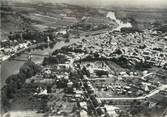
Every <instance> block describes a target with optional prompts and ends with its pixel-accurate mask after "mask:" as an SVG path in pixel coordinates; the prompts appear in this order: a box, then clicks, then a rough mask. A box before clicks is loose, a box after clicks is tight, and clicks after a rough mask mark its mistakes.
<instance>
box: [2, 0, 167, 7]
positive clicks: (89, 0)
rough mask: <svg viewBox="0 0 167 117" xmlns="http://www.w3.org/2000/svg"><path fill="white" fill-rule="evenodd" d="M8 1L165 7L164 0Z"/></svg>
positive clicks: (13, 1)
mask: <svg viewBox="0 0 167 117" xmlns="http://www.w3.org/2000/svg"><path fill="white" fill-rule="evenodd" d="M2 1H5V2H8V3H10V2H11V3H33V2H34V3H37V2H42V3H53V4H54V3H67V4H73V5H80V6H85V7H87V6H88V7H102V8H105V7H120V8H162V9H164V8H167V1H166V0H135V2H134V0H61V1H60V0H47V1H45V0H34V1H33V2H32V0H2Z"/></svg>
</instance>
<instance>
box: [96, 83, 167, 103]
mask: <svg viewBox="0 0 167 117" xmlns="http://www.w3.org/2000/svg"><path fill="white" fill-rule="evenodd" d="M165 89H167V84H165V85H161V86H160V87H158V88H157V89H155V90H154V91H152V92H151V93H149V94H148V95H146V96H141V97H132V98H128V97H122V98H98V99H100V100H144V99H148V98H150V97H152V96H154V95H156V94H158V93H159V92H160V91H161V90H165Z"/></svg>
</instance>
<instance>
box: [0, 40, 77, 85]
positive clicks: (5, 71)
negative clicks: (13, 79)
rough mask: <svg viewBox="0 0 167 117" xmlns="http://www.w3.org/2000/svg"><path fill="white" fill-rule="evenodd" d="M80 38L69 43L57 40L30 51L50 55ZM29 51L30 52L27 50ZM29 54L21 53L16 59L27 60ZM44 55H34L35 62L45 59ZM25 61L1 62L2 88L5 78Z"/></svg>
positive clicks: (16, 71) (14, 72)
mask: <svg viewBox="0 0 167 117" xmlns="http://www.w3.org/2000/svg"><path fill="white" fill-rule="evenodd" d="M78 40H80V39H71V40H70V42H69V43H65V42H64V41H60V42H57V43H56V44H54V45H53V47H52V48H50V47H47V48H45V49H43V50H42V49H32V50H31V51H30V53H31V54H41V55H48V54H50V53H52V52H53V51H54V50H56V49H60V48H61V47H63V46H66V45H69V44H71V43H74V42H76V41H78ZM25 53H28V52H25ZM27 57H28V55H25V54H21V55H20V56H17V57H16V58H15V59H19V60H26V59H27ZM43 58H44V57H42V56H32V61H33V62H35V63H41V62H42V61H43ZM24 63H25V61H16V60H6V61H3V62H2V63H1V67H0V69H1V84H0V85H1V86H0V87H1V88H2V87H3V86H4V85H5V80H6V79H7V77H9V76H10V75H12V74H16V73H18V72H19V68H20V67H21V66H22V65H23V64H24Z"/></svg>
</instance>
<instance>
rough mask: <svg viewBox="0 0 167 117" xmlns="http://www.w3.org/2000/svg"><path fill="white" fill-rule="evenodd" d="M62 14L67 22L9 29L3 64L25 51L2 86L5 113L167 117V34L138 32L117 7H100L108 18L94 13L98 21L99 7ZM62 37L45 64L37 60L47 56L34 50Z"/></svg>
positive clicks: (35, 116)
mask: <svg viewBox="0 0 167 117" xmlns="http://www.w3.org/2000/svg"><path fill="white" fill-rule="evenodd" d="M65 12H66V13H65V14H59V15H60V16H61V19H62V20H65V19H66V18H67V19H68V25H67V24H64V25H66V26H62V25H61V26H58V28H56V29H55V28H47V29H46V30H43V31H37V30H36V31H34V30H26V29H24V30H23V31H22V32H19V31H18V32H10V33H9V34H8V36H7V38H8V39H6V40H2V41H1V49H0V50H1V53H2V54H1V63H3V62H4V61H8V60H10V61H12V60H16V61H17V57H19V56H20V54H27V55H28V59H27V60H25V63H24V64H23V65H22V67H21V68H19V72H18V74H14V75H12V76H9V77H8V78H7V79H6V81H5V83H6V85H4V87H3V88H2V89H1V92H2V94H1V95H2V96H1V97H2V102H3V103H2V108H3V111H4V115H3V116H4V117H6V116H8V114H9V115H11V117H24V116H28V117H38V116H39V117H42V116H44V117H64V116H68V117H96V116H97V117H166V113H167V112H166V105H167V32H166V31H162V30H160V29H155V28H151V29H143V30H138V29H137V28H135V27H134V26H133V24H132V23H130V22H128V21H127V22H123V21H122V20H121V19H117V18H116V15H115V13H114V12H113V11H107V12H106V11H105V12H104V11H103V12H102V10H101V12H102V14H103V15H101V14H100V15H99V14H98V13H95V14H93V15H94V16H96V17H97V18H96V19H95V18H93V17H91V13H92V12H93V13H94V12H96V10H95V11H94V9H88V11H87V12H86V13H87V14H85V16H82V15H81V14H77V13H76V14H73V12H72V11H71V12H67V11H65ZM104 14H105V15H104ZM31 15H33V16H32V18H36V17H37V16H39V17H43V16H41V15H40V14H31ZM76 16H78V17H81V18H79V19H80V20H78V21H77V19H76V18H75V17H76ZM102 17H103V18H102ZM45 18H48V17H46V16H45ZM52 19H53V18H52ZM67 19H66V20H67ZM62 22H65V21H62ZM69 22H70V23H69ZM65 23H66V22H65ZM40 28H41V27H40ZM59 42H63V45H62V46H61V47H60V48H59V49H55V50H54V51H52V52H49V54H48V55H46V54H45V55H44V54H43V60H42V62H40V63H38V64H37V63H35V62H34V61H33V56H42V55H40V54H38V53H37V54H31V52H29V51H31V50H32V49H37V48H41V50H42V49H47V47H48V46H50V44H55V43H59ZM28 52H29V53H28ZM12 103H14V104H13V105H14V106H13V107H15V106H16V107H17V108H19V106H17V105H19V104H20V103H23V107H22V108H24V109H27V110H31V112H32V113H30V115H27V114H28V113H24V112H23V113H21V116H18V113H17V111H13V112H12V111H11V112H10V109H11V108H13V107H12V106H11V105H12ZM18 112H19V111H18ZM34 112H35V113H34ZM24 114H25V115H24Z"/></svg>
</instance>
